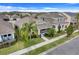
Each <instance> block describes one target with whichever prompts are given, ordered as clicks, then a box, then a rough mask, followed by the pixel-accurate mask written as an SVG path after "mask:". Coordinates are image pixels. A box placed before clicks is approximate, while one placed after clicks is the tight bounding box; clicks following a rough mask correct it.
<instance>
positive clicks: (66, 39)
mask: <svg viewBox="0 0 79 59" xmlns="http://www.w3.org/2000/svg"><path fill="white" fill-rule="evenodd" d="M77 35H79V32H76V33H73V34H72V35H71V36H70V37H64V38H62V39H60V40H57V41H55V42H52V43H50V44H46V45H44V46H42V47H40V48H37V49H35V50H32V51H30V52H28V53H25V54H26V55H37V54H40V53H42V52H44V51H47V50H48V49H50V48H54V47H56V46H58V45H59V44H62V43H64V42H66V41H68V40H70V39H72V38H74V37H76V36H77Z"/></svg>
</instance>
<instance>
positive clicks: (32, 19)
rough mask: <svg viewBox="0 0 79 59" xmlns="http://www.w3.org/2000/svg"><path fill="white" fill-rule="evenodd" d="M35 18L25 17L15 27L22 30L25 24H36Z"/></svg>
mask: <svg viewBox="0 0 79 59" xmlns="http://www.w3.org/2000/svg"><path fill="white" fill-rule="evenodd" d="M34 21H35V18H33V17H31V16H28V17H23V18H21V19H20V20H18V21H16V22H15V25H16V26H17V27H19V28H21V27H22V26H23V24H25V23H29V22H34Z"/></svg>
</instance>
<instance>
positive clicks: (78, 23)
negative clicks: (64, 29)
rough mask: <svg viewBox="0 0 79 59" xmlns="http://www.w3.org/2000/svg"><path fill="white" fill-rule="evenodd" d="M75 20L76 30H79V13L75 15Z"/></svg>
mask: <svg viewBox="0 0 79 59" xmlns="http://www.w3.org/2000/svg"><path fill="white" fill-rule="evenodd" d="M76 19H77V29H79V13H77V15H76Z"/></svg>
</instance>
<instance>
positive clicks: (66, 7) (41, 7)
mask: <svg viewBox="0 0 79 59" xmlns="http://www.w3.org/2000/svg"><path fill="white" fill-rule="evenodd" d="M0 11H28V12H29V11H30V12H32V11H34V12H51V11H52V12H64V11H65V12H79V3H0Z"/></svg>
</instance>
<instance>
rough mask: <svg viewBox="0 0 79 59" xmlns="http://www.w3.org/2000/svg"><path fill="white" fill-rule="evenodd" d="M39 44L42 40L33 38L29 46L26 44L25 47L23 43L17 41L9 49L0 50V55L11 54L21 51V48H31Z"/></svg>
mask: <svg viewBox="0 0 79 59" xmlns="http://www.w3.org/2000/svg"><path fill="white" fill-rule="evenodd" d="M40 42H43V40H42V39H41V38H35V39H33V40H30V42H29V44H28V43H26V46H25V44H24V42H23V41H18V42H16V43H14V44H13V45H11V46H10V47H6V48H2V49H0V55H5V54H10V53H12V52H15V51H18V50H21V49H23V48H26V47H29V46H32V45H34V44H37V43H40Z"/></svg>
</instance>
